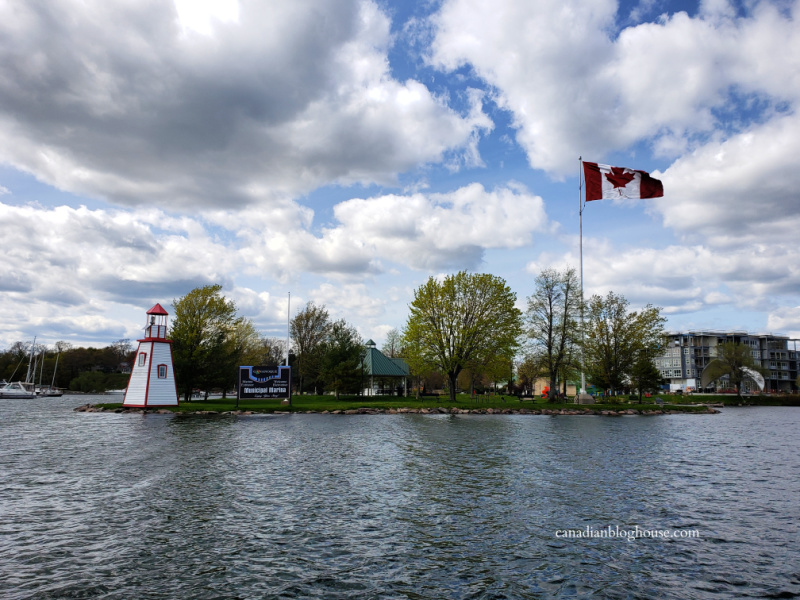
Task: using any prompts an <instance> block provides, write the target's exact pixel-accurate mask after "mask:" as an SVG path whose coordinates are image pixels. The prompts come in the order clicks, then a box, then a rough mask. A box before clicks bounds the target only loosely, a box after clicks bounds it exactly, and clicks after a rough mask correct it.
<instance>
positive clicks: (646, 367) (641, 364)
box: [630, 352, 663, 404]
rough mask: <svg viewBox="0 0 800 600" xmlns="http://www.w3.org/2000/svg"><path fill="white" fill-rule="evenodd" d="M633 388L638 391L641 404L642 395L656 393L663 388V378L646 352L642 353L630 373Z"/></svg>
mask: <svg viewBox="0 0 800 600" xmlns="http://www.w3.org/2000/svg"><path fill="white" fill-rule="evenodd" d="M630 380H631V386H632V387H633V388H634V389H636V392H637V394H638V396H639V404H641V403H642V394H643V393H645V392H655V391H657V390H658V389H659V388H660V387H661V383H662V381H663V378H662V377H661V371H659V370H658V367H656V365H655V363H654V362H653V359H652V358H650V356H649V355H648V354H647V353H645V352H640V353H639V354H638V356H637V358H636V362H635V363H634V364H633V367H632V368H631V373H630Z"/></svg>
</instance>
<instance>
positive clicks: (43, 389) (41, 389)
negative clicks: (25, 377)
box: [36, 385, 64, 398]
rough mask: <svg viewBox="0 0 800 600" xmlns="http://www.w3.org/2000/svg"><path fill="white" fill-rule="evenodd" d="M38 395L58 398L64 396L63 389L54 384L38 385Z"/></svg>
mask: <svg viewBox="0 0 800 600" xmlns="http://www.w3.org/2000/svg"><path fill="white" fill-rule="evenodd" d="M36 395H37V396H42V397H44V398H58V397H59V396H63V395H64V392H63V390H61V389H59V388H57V387H53V386H51V385H50V386H38V385H37V386H36Z"/></svg>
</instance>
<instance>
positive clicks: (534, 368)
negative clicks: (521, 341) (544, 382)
mask: <svg viewBox="0 0 800 600" xmlns="http://www.w3.org/2000/svg"><path fill="white" fill-rule="evenodd" d="M543 372H544V371H543V367H542V365H541V363H540V361H539V357H538V356H534V355H533V354H526V355H525V356H524V357H523V359H522V361H520V362H519V363H518V364H517V377H518V380H519V387H520V391H521V392H522V394H523V395H531V396H532V395H533V392H534V389H535V387H536V380H537V379H539V377H541V376H542V373H543Z"/></svg>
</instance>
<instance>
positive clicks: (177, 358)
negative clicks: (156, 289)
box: [171, 284, 237, 401]
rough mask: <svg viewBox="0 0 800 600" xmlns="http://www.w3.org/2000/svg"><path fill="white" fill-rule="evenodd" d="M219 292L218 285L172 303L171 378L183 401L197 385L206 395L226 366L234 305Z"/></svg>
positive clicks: (190, 293)
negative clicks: (173, 367) (172, 369)
mask: <svg viewBox="0 0 800 600" xmlns="http://www.w3.org/2000/svg"><path fill="white" fill-rule="evenodd" d="M221 291H222V286H221V285H219V284H215V285H206V286H203V287H200V288H195V289H193V290H192V291H191V292H189V293H188V294H186V295H185V296H183V297H182V298H179V299H177V300H173V301H172V306H173V307H174V308H175V319H174V320H173V321H172V332H171V338H172V342H173V346H172V350H173V360H174V362H175V378H176V383H177V385H178V386H179V387H180V388H181V389H182V390H183V397H184V400H185V401H189V399H190V398H191V396H192V390H193V389H194V388H195V386H197V385H198V384H200V385H203V387H204V389H205V390H206V391H208V390H209V389H210V388H211V386H212V385H214V384H215V383H217V382H219V381H220V380H221V379H220V368H221V366H224V368H228V367H229V366H230V364H229V362H230V352H231V345H230V340H229V337H230V336H231V334H232V330H233V328H234V326H235V325H236V322H237V320H236V305H235V304H234V302H233V301H232V300H226V299H225V297H224V296H222V295H221V294H220V292H221ZM226 344H227V345H226Z"/></svg>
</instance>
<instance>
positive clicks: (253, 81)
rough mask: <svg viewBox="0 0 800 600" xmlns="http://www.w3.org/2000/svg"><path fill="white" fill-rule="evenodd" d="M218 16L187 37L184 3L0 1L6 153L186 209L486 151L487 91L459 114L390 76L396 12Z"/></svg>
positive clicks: (60, 180) (304, 10)
mask: <svg viewBox="0 0 800 600" xmlns="http://www.w3.org/2000/svg"><path fill="white" fill-rule="evenodd" d="M182 6H183V5H182ZM201 8H202V7H201ZM201 12H203V11H201ZM223 13H224V14H228V13H225V12H224V11H223ZM223 13H218V12H216V9H215V8H214V6H213V5H212V4H208V6H206V10H205V11H204V12H203V14H202V15H201V17H202V18H201V19H200V21H199V22H200V23H201V24H200V25H194V26H193V27H195V28H197V27H199V28H200V29H201V30H202V29H203V28H204V27H205V26H204V25H202V23H205V22H208V23H211V22H212V21H213V23H214V26H213V35H184V34H183V33H182V31H183V30H182V27H183V26H185V25H186V23H187V18H188V17H186V12H185V6H184V7H183V8H181V11H180V15H181V16H180V17H179V16H178V12H176V10H175V7H174V6H173V5H172V3H171V2H170V1H168V0H161V1H157V2H154V3H146V4H136V3H133V4H131V3H122V2H110V1H108V0H102V1H100V0H89V1H81V2H78V1H77V0H75V1H74V2H61V3H58V4H53V3H45V4H30V3H27V2H21V1H15V2H9V3H5V4H3V5H2V6H0V38H3V39H4V40H6V41H5V42H4V43H3V44H2V45H0V95H2V97H3V99H4V101H3V104H2V108H0V162H5V163H8V164H11V165H13V166H15V167H16V168H18V169H20V170H23V171H27V172H30V173H33V174H34V175H35V176H36V177H37V178H39V179H40V180H42V181H45V182H47V183H49V184H52V185H54V186H56V187H58V188H60V189H64V190H69V191H72V192H74V193H78V194H84V195H88V196H91V197H95V198H102V199H106V200H108V201H111V202H114V203H119V204H126V205H133V206H135V205H142V204H156V205H160V204H163V203H169V205H170V207H171V208H172V209H177V208H179V207H183V208H187V207H191V206H206V207H219V208H227V207H239V206H243V205H247V204H252V203H258V202H264V201H274V200H283V199H286V198H288V197H292V196H294V195H296V194H301V193H304V192H307V191H310V190H312V189H314V188H316V187H317V186H320V185H325V184H328V183H331V182H339V183H344V184H348V183H353V182H375V181H381V182H389V181H393V180H394V178H395V176H396V174H397V173H398V172H402V171H405V170H408V169H410V168H413V167H415V166H417V165H419V164H423V163H426V162H441V161H443V160H445V158H446V157H447V156H449V155H450V154H451V153H455V154H459V153H462V152H463V153H466V154H467V155H468V157H469V158H468V159H467V160H468V162H471V163H474V162H475V161H476V160H477V158H476V157H475V135H476V132H478V131H483V130H487V129H489V128H491V122H490V121H489V120H488V118H487V117H486V115H485V114H483V112H482V111H481V110H480V106H479V99H478V98H477V97H476V98H475V99H474V101H473V109H472V110H471V111H470V112H468V114H466V115H464V116H462V115H459V114H457V113H456V112H455V111H453V110H452V109H450V108H449V107H447V106H446V105H445V103H444V101H442V100H440V99H438V98H436V97H434V96H433V95H432V94H431V92H430V91H429V90H428V89H427V88H426V87H425V86H424V85H422V84H421V83H420V82H418V81H415V80H413V79H408V80H406V81H403V82H400V81H397V80H396V79H393V78H392V76H391V74H390V71H389V64H388V59H387V52H388V50H389V48H390V45H391V41H392V38H391V35H390V22H389V20H388V18H387V17H386V15H385V14H384V13H383V12H381V11H380V10H379V9H378V8H377V5H376V4H374V3H373V2H369V1H366V0H365V1H358V0H332V1H330V2H325V3H323V4H320V3H318V2H313V1H310V0H299V1H297V2H291V3H268V4H263V3H249V2H248V3H242V4H241V5H239V10H238V20H237V19H234V18H233V17H230V18H228V17H224V18H217V17H219V16H220V14H223ZM224 14H223V16H224ZM228 16H230V15H228ZM209 19H211V20H210V21H209Z"/></svg>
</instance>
